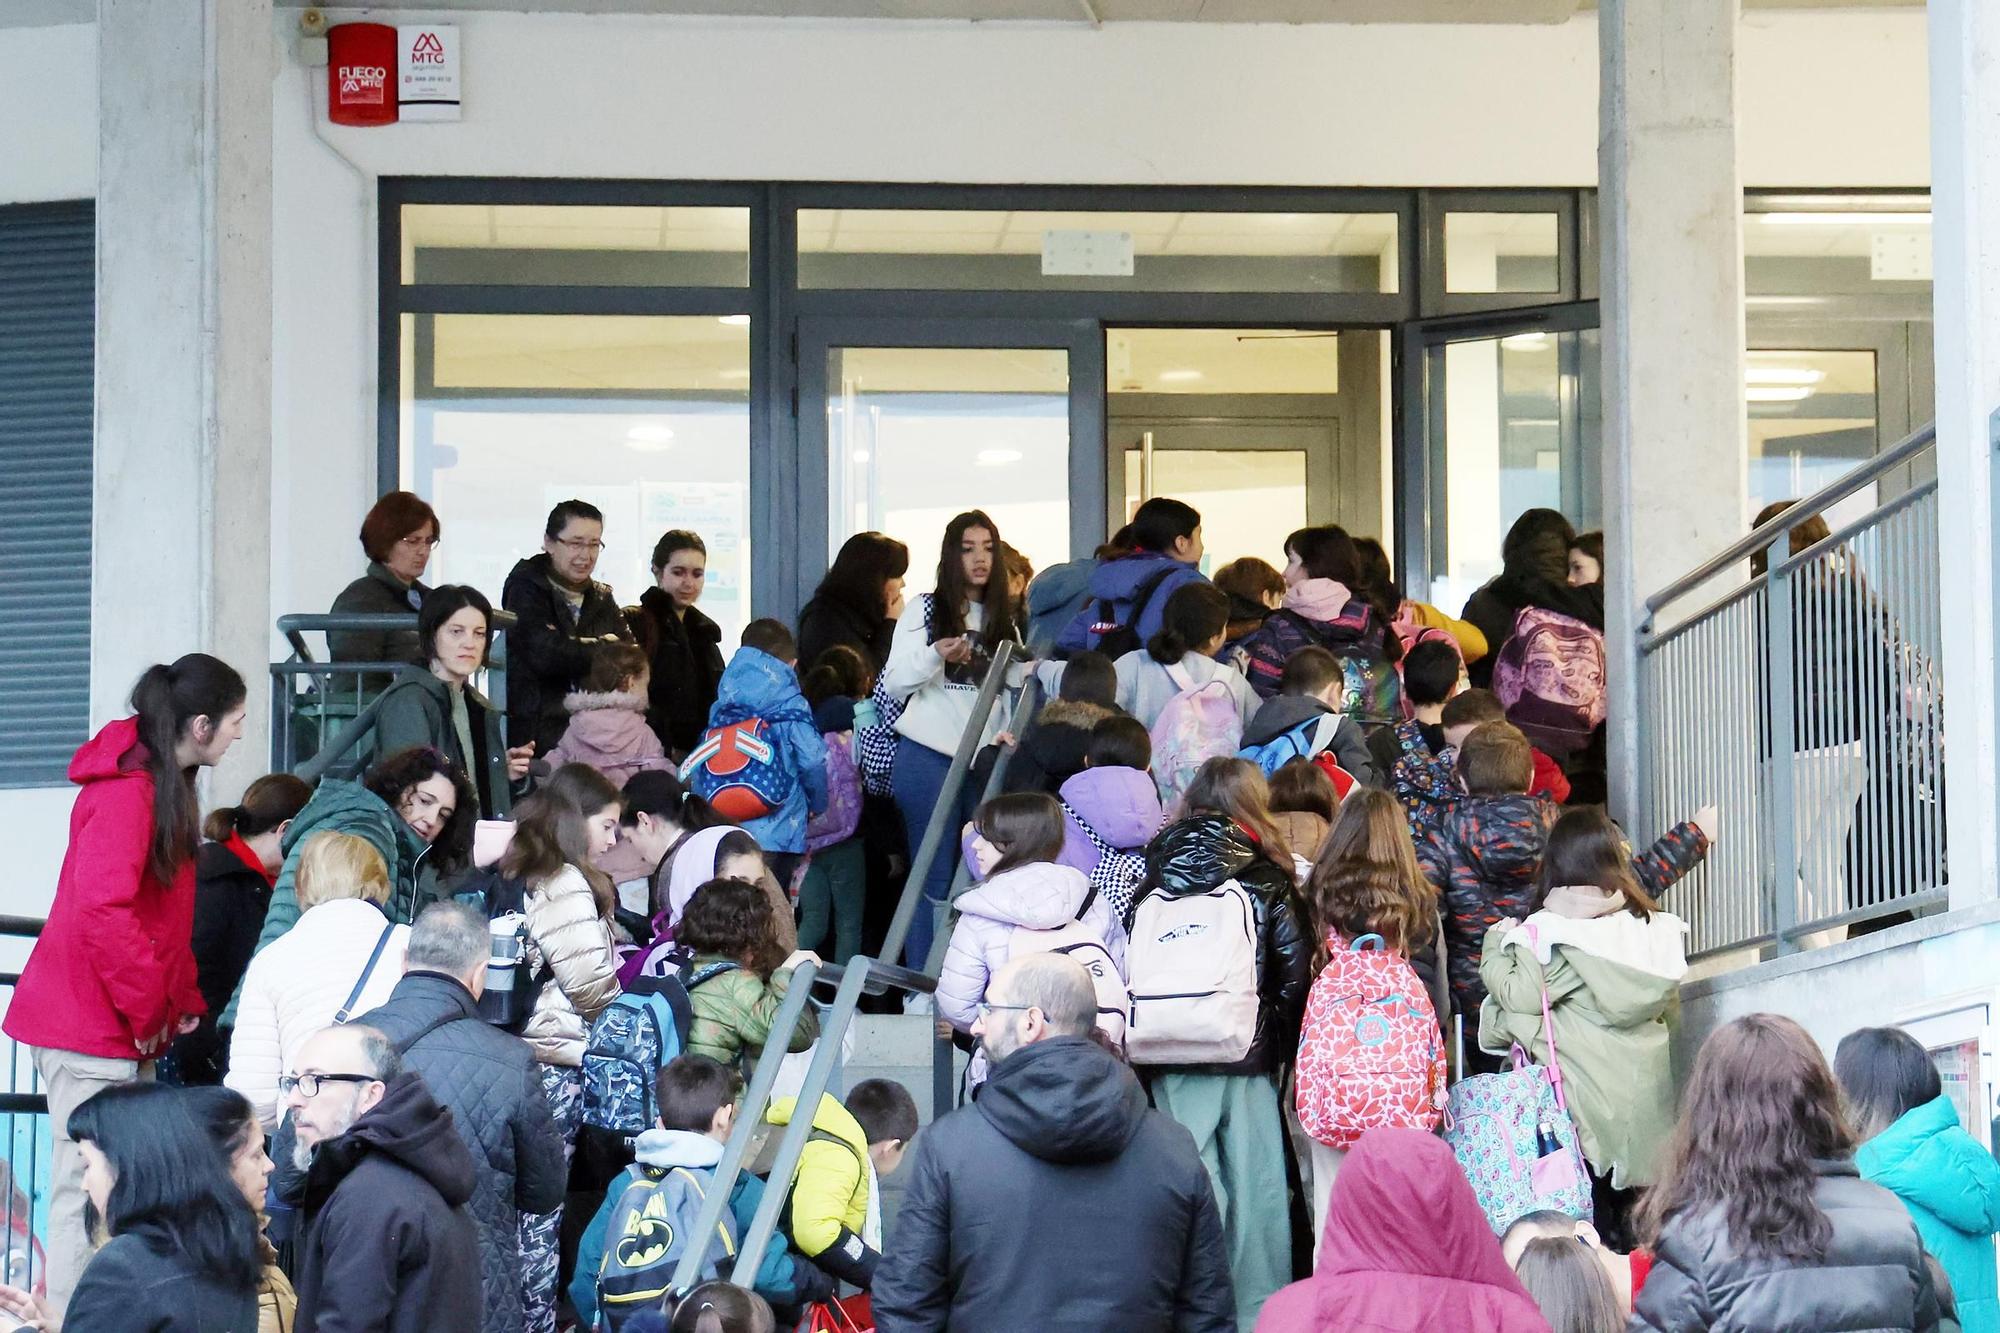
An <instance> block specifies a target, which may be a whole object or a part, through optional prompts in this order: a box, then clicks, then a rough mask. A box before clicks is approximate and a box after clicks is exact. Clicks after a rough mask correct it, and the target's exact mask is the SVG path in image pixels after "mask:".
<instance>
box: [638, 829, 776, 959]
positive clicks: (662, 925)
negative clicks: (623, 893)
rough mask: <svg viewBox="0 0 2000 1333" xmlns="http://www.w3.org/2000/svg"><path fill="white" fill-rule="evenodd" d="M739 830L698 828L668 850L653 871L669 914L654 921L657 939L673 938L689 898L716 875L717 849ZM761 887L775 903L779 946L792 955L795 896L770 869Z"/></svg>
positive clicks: (657, 892)
mask: <svg viewBox="0 0 2000 1333" xmlns="http://www.w3.org/2000/svg"><path fill="white" fill-rule="evenodd" d="M735 831H736V826H735V825H734V824H718V825H716V826H714V827H713V828H705V829H697V830H696V831H694V832H693V833H684V834H682V835H681V839H680V841H679V842H676V843H675V844H674V845H673V847H672V848H670V849H669V850H668V852H667V855H666V858H665V859H663V860H662V861H661V862H660V865H659V867H658V868H657V869H656V870H655V871H654V872H653V880H654V884H655V886H656V887H655V890H654V895H655V897H656V898H657V899H658V901H659V902H660V903H661V905H662V907H663V908H664V917H665V919H664V920H656V921H655V922H654V927H655V930H656V931H657V932H658V934H657V935H656V936H655V938H656V939H657V938H659V937H660V936H664V937H665V938H667V939H669V940H671V939H672V938H673V933H674V927H676V926H678V925H679V924H680V922H681V917H682V915H683V914H684V913H686V911H687V905H688V901H689V899H691V898H693V897H694V895H695V891H696V890H697V889H699V888H701V886H702V885H704V884H706V883H708V882H709V881H710V880H712V879H714V878H715V868H716V860H717V856H716V852H717V851H718V849H720V847H721V845H722V840H723V839H724V838H725V837H727V836H728V835H729V834H730V833H732V832H735ZM758 887H760V888H762V889H763V890H764V896H765V897H766V898H767V899H769V900H770V903H771V924H772V925H773V926H775V927H776V928H777V932H778V948H779V949H780V950H781V951H782V952H783V953H784V954H785V955H786V956H787V957H790V956H791V953H792V951H793V950H794V949H797V948H798V947H799V927H798V922H797V921H796V920H795V919H794V918H793V915H792V900H791V898H790V897H789V896H787V895H786V893H785V891H784V889H782V888H780V887H779V885H778V881H777V880H776V879H774V878H773V877H772V875H771V872H770V871H769V870H766V871H765V872H764V877H763V878H762V879H760V880H759V881H758Z"/></svg>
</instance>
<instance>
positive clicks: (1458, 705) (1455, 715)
mask: <svg viewBox="0 0 2000 1333" xmlns="http://www.w3.org/2000/svg"><path fill="white" fill-rule="evenodd" d="M1439 720H1440V721H1441V722H1442V723H1443V724H1444V743H1445V744H1446V745H1447V746H1449V747H1450V748H1451V749H1453V750H1456V749H1457V748H1458V747H1459V746H1461V745H1463V744H1464V743H1465V738H1466V737H1467V736H1469V735H1471V734H1472V729H1473V728H1474V727H1476V726H1479V725H1480V724H1482V723H1486V722H1505V721H1506V720H1507V710H1506V708H1505V707H1503V706H1502V705H1501V703H1500V696H1499V695H1497V694H1495V693H1493V691H1491V690H1464V691H1462V692H1460V693H1458V694H1455V695H1453V696H1452V697H1451V699H1450V700H1449V701H1448V702H1447V703H1446V704H1445V706H1444V711H1443V712H1442V713H1440V714H1439ZM1528 753H1529V755H1530V757H1531V758H1532V759H1533V760H1534V765H1535V777H1534V785H1532V786H1531V787H1529V788H1528V791H1529V793H1530V794H1532V795H1535V796H1539V797H1541V798H1542V799H1543V800H1545V801H1553V802H1554V803H1555V804H1557V805H1561V804H1562V803H1563V802H1565V801H1567V800H1568V799H1569V797H1570V790H1569V778H1568V777H1567V776H1565V775H1564V773H1563V770H1562V765H1561V764H1558V763H1557V762H1556V761H1555V760H1554V759H1551V758H1550V757H1549V756H1548V755H1546V754H1543V753H1542V751H1541V750H1540V749H1538V748H1537V747H1536V746H1535V745H1534V744H1532V743H1530V744H1529V746H1528Z"/></svg>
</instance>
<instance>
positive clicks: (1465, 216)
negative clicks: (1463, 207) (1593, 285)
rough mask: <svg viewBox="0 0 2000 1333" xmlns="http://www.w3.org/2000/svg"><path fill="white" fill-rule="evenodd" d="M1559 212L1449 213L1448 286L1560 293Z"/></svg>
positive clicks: (1448, 288)
mask: <svg viewBox="0 0 2000 1333" xmlns="http://www.w3.org/2000/svg"><path fill="white" fill-rule="evenodd" d="M1557 234H1558V233H1557V226H1556V215H1555V214H1554V213H1447V214H1445V216H1444V287H1445V290H1446V291H1448V292H1555V291H1560V290H1561V289H1562V280H1561V272H1560V270H1559V269H1558V267H1557V262H1556V261H1557V254H1556V251H1557Z"/></svg>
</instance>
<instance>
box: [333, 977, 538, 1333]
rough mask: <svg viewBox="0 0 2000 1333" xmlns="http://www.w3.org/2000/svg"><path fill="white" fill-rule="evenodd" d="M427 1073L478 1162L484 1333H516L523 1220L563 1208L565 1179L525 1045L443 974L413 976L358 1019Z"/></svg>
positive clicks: (475, 1206)
mask: <svg viewBox="0 0 2000 1333" xmlns="http://www.w3.org/2000/svg"><path fill="white" fill-rule="evenodd" d="M355 1021H356V1022H358V1023H365V1024H367V1025H368V1026H369V1027H372V1028H375V1029H376V1030H377V1031H379V1032H381V1033H382V1035H383V1036H385V1037H387V1038H388V1039H389V1040H390V1042H391V1043H393V1044H394V1045H395V1046H396V1047H397V1048H398V1049H400V1050H402V1052H403V1064H404V1067H405V1068H407V1069H412V1070H415V1071H416V1072H417V1073H418V1074H420V1075H422V1076H423V1080H424V1085H425V1086H426V1087H427V1088H429V1089H430V1091H431V1095H432V1096H434V1097H435V1098H436V1099H437V1100H438V1102H439V1104H440V1105H442V1106H443V1107H444V1108H445V1109H446V1110H448V1111H450V1112H451V1123H452V1126H453V1128H455V1129H457V1131H458V1137H459V1139H460V1140H461V1141H462V1142H463V1143H464V1144H465V1146H466V1148H467V1150H468V1151H469V1152H470V1153H471V1155H472V1163H473V1185H472V1199H471V1202H470V1203H469V1204H468V1205H467V1207H468V1208H469V1209H470V1211H471V1213H472V1221H473V1225H474V1226H475V1227H476V1228H477V1229H478V1236H479V1285H480V1289H481V1290H482V1292H483V1293H484V1295H485V1316H484V1318H483V1319H482V1320H481V1323H480V1327H481V1328H482V1329H484V1330H485V1333H520V1329H521V1327H522V1322H521V1240H520V1228H521V1214H523V1213H547V1212H552V1211H554V1210H555V1209H556V1208H557V1207H559V1206H561V1204H562V1201H563V1193H564V1190H565V1188H566V1184H567V1181H568V1179H569V1170H568V1167H567V1166H566V1164H565V1163H564V1161H563V1143H562V1135H561V1134H560V1133H558V1132H557V1130H556V1123H555V1118H554V1117H553V1116H551V1115H550V1114H549V1104H548V1099H547V1098H546V1097H544V1096H543V1094H542V1089H541V1083H540V1080H539V1078H538V1077H537V1075H536V1073H535V1064H534V1058H533V1057H532V1056H531V1055H530V1054H529V1052H528V1046H527V1043H525V1042H523V1041H522V1040H521V1039H520V1038H519V1037H510V1036H508V1035H507V1034H506V1033H504V1032H502V1031H501V1030H500V1029H498V1028H496V1027H492V1026H490V1025H489V1024H487V1023H486V1022H484V1021H483V1020H482V1019H481V1018H480V1017H479V1006H478V1004H477V1002H476V1001H474V1000H473V998H472V992H471V991H469V990H467V989H466V988H465V987H464V986H463V985H461V984H460V983H459V982H458V980H457V979H456V978H453V977H448V976H445V975H444V974H443V973H440V972H423V971H418V972H407V973H405V974H404V975H403V978H402V980H400V981H398V982H397V983H396V988H395V990H394V991H393V992H392V993H391V994H390V996H389V999H388V1001H387V1002H386V1003H385V1004H383V1005H382V1006H381V1007H380V1008H378V1009H375V1010H372V1011H371V1012H369V1013H366V1014H363V1015H361V1017H359V1018H358V1019H356V1020H355Z"/></svg>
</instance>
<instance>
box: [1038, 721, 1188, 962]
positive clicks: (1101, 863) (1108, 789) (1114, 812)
mask: <svg viewBox="0 0 2000 1333" xmlns="http://www.w3.org/2000/svg"><path fill="white" fill-rule="evenodd" d="M1152 762H1153V741H1152V738H1151V737H1150V736H1148V735H1147V734H1146V729H1145V728H1144V727H1143V726H1140V725H1139V720H1138V719H1137V718H1131V717H1108V718H1106V719H1104V721H1102V722H1100V723H1098V724H1097V727H1096V729H1095V730H1093V731H1092V732H1091V733H1090V749H1089V750H1088V751H1087V752H1085V755H1084V769H1083V772H1081V773H1078V774H1077V775H1076V776H1075V777H1073V778H1071V779H1070V780H1069V781H1068V782H1065V783H1063V785H1062V797H1061V800H1062V807H1063V849H1062V855H1061V856H1060V857H1059V858H1057V859H1058V860H1060V861H1061V862H1062V863H1063V864H1064V865H1066V866H1075V867H1076V868H1077V869H1078V870H1080V871H1082V872H1083V875H1084V878H1085V879H1087V880H1089V881H1090V882H1091V883H1092V884H1094V885H1096V886H1097V887H1098V888H1099V889H1101V890H1102V891H1103V895H1104V899H1105V901H1106V902H1108V903H1109V904H1110V905H1111V911H1112V915H1113V916H1115V917H1116V918H1117V919H1118V920H1119V921H1121V922H1122V921H1123V920H1124V919H1125V917H1126V915H1127V914H1128V913H1129V912H1130V911H1131V908H1132V894H1133V891H1134V890H1135V889H1137V888H1138V885H1139V879H1140V877H1141V876H1143V875H1144V874H1145V873H1146V860H1145V855H1144V853H1145V850H1146V844H1147V843H1149V842H1151V841H1152V840H1153V835H1154V834H1155V833H1158V832H1159V831H1160V825H1161V824H1163V823H1165V822H1166V812H1165V811H1164V810H1162V809H1161V808H1160V789H1159V788H1158V787H1157V786H1155V785H1154V783H1153V775H1152V773H1150V772H1149V771H1148V769H1149V768H1150V767H1151V765H1152ZM1107 862H1109V864H1107ZM1118 930H1119V931H1120V933H1122V932H1123V931H1124V926H1123V925H1120V926H1118Z"/></svg>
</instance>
